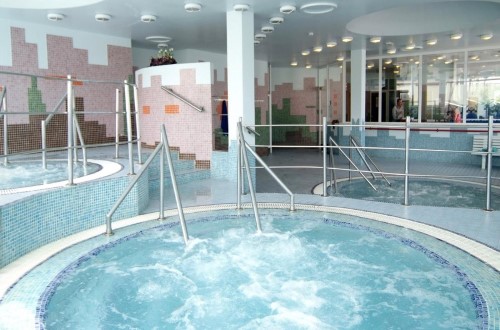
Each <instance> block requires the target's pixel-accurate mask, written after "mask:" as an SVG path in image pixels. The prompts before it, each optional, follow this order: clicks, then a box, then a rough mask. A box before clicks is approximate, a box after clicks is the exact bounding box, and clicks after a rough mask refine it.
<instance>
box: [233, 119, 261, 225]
mask: <svg viewBox="0 0 500 330" xmlns="http://www.w3.org/2000/svg"><path fill="white" fill-rule="evenodd" d="M238 133H239V135H240V139H241V141H242V145H243V144H244V143H245V138H244V137H243V129H242V125H241V118H240V121H239V122H238ZM243 161H244V163H245V170H246V172H247V179H248V187H249V189H250V196H251V197H252V206H253V212H254V214H255V223H256V225H257V232H259V233H260V232H262V229H261V227H260V217H259V210H258V208H257V200H256V198H255V191H254V188H253V184H252V174H251V173H250V165H249V163H248V157H247V153H246V152H245V150H243Z"/></svg>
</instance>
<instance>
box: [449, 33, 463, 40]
mask: <svg viewBox="0 0 500 330" xmlns="http://www.w3.org/2000/svg"><path fill="white" fill-rule="evenodd" d="M450 39H451V40H459V39H462V33H460V32H459V33H453V34H452V35H451V36H450Z"/></svg>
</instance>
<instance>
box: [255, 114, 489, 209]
mask: <svg viewBox="0 0 500 330" xmlns="http://www.w3.org/2000/svg"><path fill="white" fill-rule="evenodd" d="M269 126H271V125H252V128H258V127H267V128H269ZM299 126H300V127H307V128H308V129H311V128H314V127H320V126H321V125H297V124H290V125H288V124H280V125H272V127H273V128H274V127H299ZM328 127H332V128H335V127H345V128H346V129H348V130H350V129H358V128H359V129H363V130H364V129H370V128H371V127H373V128H375V129H389V130H391V129H396V130H404V133H405V134H404V147H379V146H373V147H368V146H360V144H359V143H356V142H357V141H356V142H355V145H351V144H350V143H349V145H342V146H340V145H339V144H338V143H337V142H336V141H335V140H334V139H330V136H328V134H329V133H328ZM494 127H496V129H495V130H494ZM471 129H472V130H471ZM411 130H417V131H418V130H424V131H426V130H432V131H440V128H436V125H433V126H432V128H429V126H428V125H425V124H421V123H412V122H411V118H410V117H407V118H406V123H405V124H404V126H403V127H401V126H400V125H397V126H395V125H394V124H386V125H380V124H377V125H370V124H368V125H367V124H336V125H327V124H326V118H324V119H323V127H322V133H323V141H324V142H323V145H322V146H313V145H285V144H280V145H276V144H273V145H271V144H256V145H254V146H253V147H256V148H259V147H264V148H269V150H272V149H271V148H319V149H321V150H323V166H309V165H308V166H295V165H287V166H269V168H270V169H275V168H288V169H295V168H296V169H322V170H323V182H322V187H323V196H327V195H328V194H327V189H326V188H327V187H328V180H327V172H328V171H331V172H330V178H331V180H333V182H334V183H335V182H336V178H335V179H333V178H332V177H333V176H334V175H335V172H338V171H345V172H347V173H348V175H349V177H350V175H351V173H359V174H360V175H361V176H362V177H365V180H366V181H367V182H369V180H368V178H366V176H365V175H364V174H369V175H386V176H395V177H397V176H399V177H403V178H404V181H405V182H404V195H405V196H404V202H403V205H409V178H430V179H455V180H464V179H465V180H467V179H470V180H472V182H474V181H476V182H477V181H481V180H485V185H484V187H485V189H486V203H485V204H486V207H485V208H484V209H485V210H487V211H491V210H492V209H491V189H492V179H493V177H492V156H493V153H494V151H493V148H492V136H493V133H494V132H498V125H495V126H494V123H493V117H491V116H490V118H489V120H488V125H487V126H486V125H484V124H471V125H468V126H467V132H477V133H483V134H486V135H487V136H488V143H487V147H486V148H485V149H486V150H485V151H484V152H483V153H484V154H485V155H486V156H487V163H488V166H487V168H486V173H485V175H484V176H477V175H443V174H441V175H437V174H434V173H432V174H412V173H410V169H409V163H410V153H414V152H431V153H444V152H446V153H453V154H469V155H470V154H471V150H450V149H430V148H410V132H411ZM460 131H463V129H462V130H460ZM328 149H330V154H331V153H332V152H333V150H339V152H340V153H341V154H342V156H344V157H345V158H346V159H348V163H349V168H345V167H339V166H335V163H334V161H333V160H331V161H330V165H328V156H327V154H328ZM344 149H347V150H349V152H350V151H351V150H358V151H359V152H362V151H361V150H365V149H366V150H370V149H373V150H382V151H398V152H399V151H403V152H404V171H403V172H402V173H401V172H386V171H382V170H380V169H379V168H377V169H376V170H374V169H368V170H361V169H360V168H359V167H358V166H356V164H353V163H352V159H351V157H349V156H348V155H347V154H346V153H345V151H344ZM365 154H366V152H365ZM495 155H498V153H496V154H495ZM330 157H331V158H333V157H332V156H330ZM361 158H363V157H361ZM349 159H351V160H349ZM350 166H353V167H354V168H355V169H351V168H350ZM256 168H258V167H256ZM332 170H333V172H332ZM495 179H499V178H495ZM387 181H388V180H387ZM370 185H371V184H370Z"/></svg>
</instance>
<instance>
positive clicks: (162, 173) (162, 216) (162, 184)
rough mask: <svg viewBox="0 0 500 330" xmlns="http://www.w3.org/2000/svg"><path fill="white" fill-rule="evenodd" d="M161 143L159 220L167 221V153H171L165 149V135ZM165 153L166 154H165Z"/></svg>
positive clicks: (161, 137) (161, 138)
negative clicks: (165, 200)
mask: <svg viewBox="0 0 500 330" xmlns="http://www.w3.org/2000/svg"><path fill="white" fill-rule="evenodd" d="M160 141H161V144H162V146H163V148H162V151H161V152H160V213H159V217H158V220H163V219H165V214H164V212H165V211H164V209H165V206H164V203H165V202H164V199H165V152H169V151H168V150H164V149H165V141H163V134H162V135H161V136H160ZM164 151H165V152H164Z"/></svg>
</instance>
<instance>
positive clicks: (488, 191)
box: [486, 116, 493, 211]
mask: <svg viewBox="0 0 500 330" xmlns="http://www.w3.org/2000/svg"><path fill="white" fill-rule="evenodd" d="M492 142H493V116H489V117H488V144H487V146H488V155H487V157H488V160H487V167H486V211H492V209H491V165H492V164H491V162H492V154H491V153H492V152H493V143H492Z"/></svg>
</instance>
